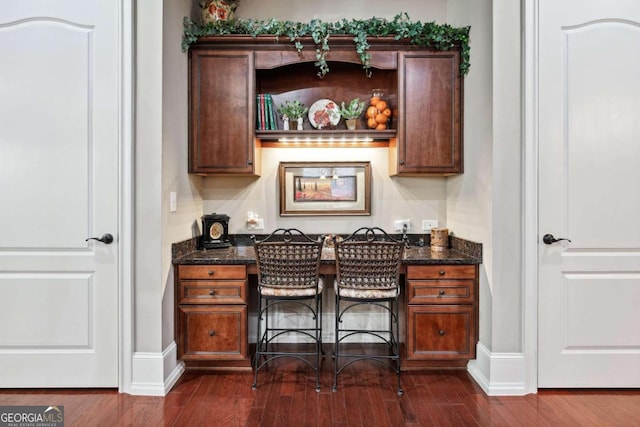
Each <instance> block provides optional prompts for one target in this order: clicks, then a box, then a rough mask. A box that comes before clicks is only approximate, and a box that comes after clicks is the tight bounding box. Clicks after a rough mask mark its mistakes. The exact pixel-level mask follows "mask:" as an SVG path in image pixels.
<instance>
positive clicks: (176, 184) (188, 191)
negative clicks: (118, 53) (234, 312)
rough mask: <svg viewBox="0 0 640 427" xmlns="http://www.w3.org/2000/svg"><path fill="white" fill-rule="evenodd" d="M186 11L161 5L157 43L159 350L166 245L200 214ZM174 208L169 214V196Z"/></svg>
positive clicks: (188, 230) (168, 302)
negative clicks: (190, 152) (190, 149)
mask: <svg viewBox="0 0 640 427" xmlns="http://www.w3.org/2000/svg"><path fill="white" fill-rule="evenodd" d="M190 12H191V3H190V1H188V0H182V1H176V0H165V1H164V13H163V16H164V19H163V21H164V24H163V27H164V29H163V32H162V35H163V43H162V150H161V153H162V175H161V176H162V190H161V198H162V204H161V206H160V211H161V213H162V227H163V232H162V280H163V281H162V295H163V300H162V301H163V310H162V318H163V326H162V337H163V338H162V348H163V349H164V348H166V346H167V345H169V344H170V343H171V342H172V341H173V335H174V330H173V313H174V304H173V303H174V289H173V268H172V265H171V244H172V243H175V242H179V241H182V240H185V239H188V238H191V237H193V236H195V235H197V234H198V233H199V232H198V227H197V219H198V218H199V217H200V216H202V196H201V193H202V189H201V186H202V178H201V177H200V176H197V175H189V173H188V172H187V139H188V130H189V128H188V82H187V66H188V56H187V54H186V53H185V52H182V50H181V48H180V44H181V42H182V31H183V26H182V19H183V17H184V16H188V15H189V14H190ZM170 192H175V193H176V196H177V202H178V203H177V210H176V211H175V212H170V211H169V193H170Z"/></svg>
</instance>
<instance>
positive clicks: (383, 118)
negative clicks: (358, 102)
mask: <svg viewBox="0 0 640 427" xmlns="http://www.w3.org/2000/svg"><path fill="white" fill-rule="evenodd" d="M375 120H376V123H387V116H385V115H384V114H382V113H378V114H376V118H375Z"/></svg>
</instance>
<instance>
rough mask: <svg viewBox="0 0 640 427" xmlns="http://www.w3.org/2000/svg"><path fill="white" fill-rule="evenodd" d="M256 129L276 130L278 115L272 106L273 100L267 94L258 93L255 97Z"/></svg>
mask: <svg viewBox="0 0 640 427" xmlns="http://www.w3.org/2000/svg"><path fill="white" fill-rule="evenodd" d="M256 129H258V130H276V129H278V113H277V111H276V107H275V105H274V104H273V98H272V97H271V94H269V93H259V94H257V95H256Z"/></svg>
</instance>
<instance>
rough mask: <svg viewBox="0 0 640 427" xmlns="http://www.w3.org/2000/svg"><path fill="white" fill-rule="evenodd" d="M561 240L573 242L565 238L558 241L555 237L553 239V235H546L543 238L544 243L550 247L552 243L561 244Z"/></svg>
mask: <svg viewBox="0 0 640 427" xmlns="http://www.w3.org/2000/svg"><path fill="white" fill-rule="evenodd" d="M560 240H566V241H567V242H570V241H571V240H569V239H567V238H564V237H561V238H559V239H556V238H555V237H553V234H545V235H544V236H543V237H542V241H543V242H544V244H545V245H550V244H552V243H555V242H559V241H560Z"/></svg>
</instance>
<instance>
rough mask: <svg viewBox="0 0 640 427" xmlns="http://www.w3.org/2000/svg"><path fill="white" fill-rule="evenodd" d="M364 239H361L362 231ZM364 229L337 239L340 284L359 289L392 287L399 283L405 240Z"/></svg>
mask: <svg viewBox="0 0 640 427" xmlns="http://www.w3.org/2000/svg"><path fill="white" fill-rule="evenodd" d="M361 230H366V231H367V233H366V234H361V235H360V237H363V238H364V240H362V239H358V234H357V233H358V231H361ZM371 230H375V229H370V228H368V229H360V230H358V231H356V233H354V234H352V235H351V236H349V237H347V238H346V239H345V240H343V241H338V242H336V245H335V251H336V252H335V253H336V264H337V280H336V286H338V287H341V288H345V289H356V290H389V289H396V288H397V287H398V283H399V279H400V265H401V263H402V256H403V253H404V246H405V245H404V243H403V242H399V241H395V240H380V239H382V238H384V237H385V236H387V237H389V236H388V235H386V233H384V231H382V230H380V232H381V233H382V234H376V233H374V232H370V231H371Z"/></svg>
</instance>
